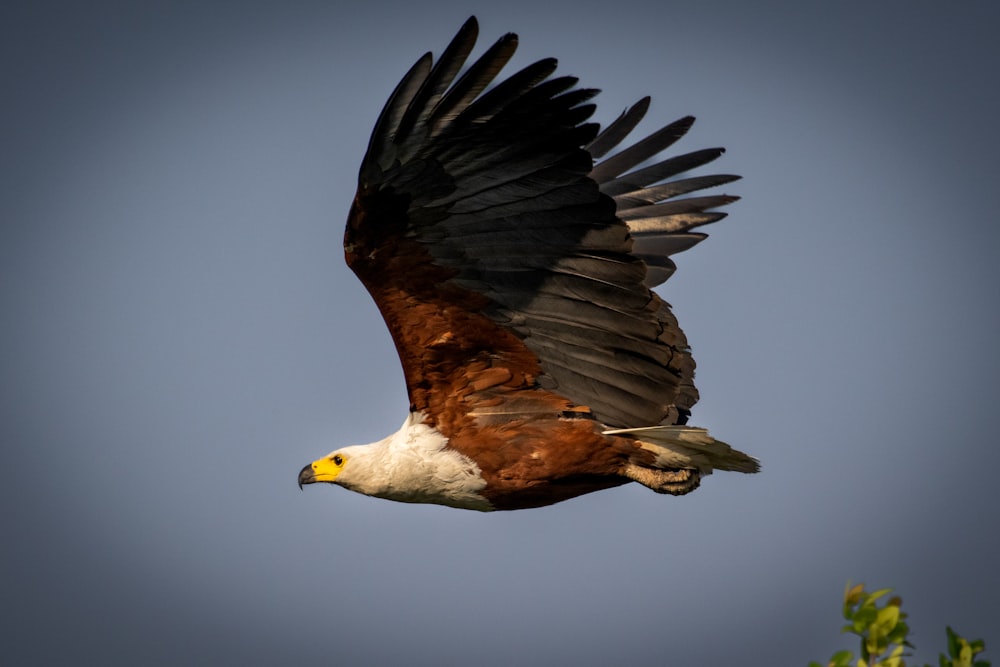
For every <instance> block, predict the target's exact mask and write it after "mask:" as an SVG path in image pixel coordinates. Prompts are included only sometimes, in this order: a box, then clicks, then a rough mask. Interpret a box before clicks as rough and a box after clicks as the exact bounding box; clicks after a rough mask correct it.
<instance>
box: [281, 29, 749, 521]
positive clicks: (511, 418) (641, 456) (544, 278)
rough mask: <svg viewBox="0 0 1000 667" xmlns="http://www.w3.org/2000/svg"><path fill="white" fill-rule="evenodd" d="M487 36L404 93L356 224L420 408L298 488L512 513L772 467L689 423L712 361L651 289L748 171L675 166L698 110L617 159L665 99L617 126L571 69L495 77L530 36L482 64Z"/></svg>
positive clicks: (373, 157) (362, 175)
mask: <svg viewBox="0 0 1000 667" xmlns="http://www.w3.org/2000/svg"><path fill="white" fill-rule="evenodd" d="M478 32H479V28H478V23H477V21H476V19H475V17H472V18H470V19H469V20H468V21H467V22H466V23H465V24H464V25H463V26H462V27H461V29H460V30H459V31H458V33H457V34H456V36H455V37H454V39H453V40H452V41H451V42H450V43H449V45H448V46H447V48H446V49H445V50H444V52H443V53H442V54H441V57H440V58H439V59H438V60H437V62H436V63H435V62H434V60H433V57H432V55H431V53H426V54H424V55H423V56H422V57H421V58H420V59H419V60H417V62H416V63H415V64H414V65H413V66H412V67H411V68H410V70H409V71H408V72H407V73H406V75H405V76H404V77H403V79H402V80H401V81H400V82H399V84H398V85H397V86H396V88H395V90H393V92H392V94H391V95H390V97H389V100H388V102H387V103H386V104H385V107H384V108H383V110H382V112H381V114H380V115H379V117H378V120H377V121H376V123H375V128H374V130H373V132H372V135H371V139H370V141H369V143H368V149H367V152H366V153H365V156H364V159H363V160H362V163H361V168H360V172H359V176H358V188H357V194H356V195H355V198H354V201H353V203H352V205H351V209H350V213H349V216H348V219H347V227H346V231H345V233H344V253H345V256H346V260H347V264H348V266H350V268H351V269H352V270H353V271H354V273H355V274H357V276H358V278H360V279H361V282H362V283H363V284H364V286H365V287H366V288H367V290H368V292H369V293H370V294H371V296H372V298H373V299H374V300H375V303H376V304H377V306H378V309H379V311H380V312H381V314H382V317H383V319H384V320H385V324H386V325H387V326H388V328H389V332H390V333H391V335H392V340H393V342H394V343H395V347H396V351H397V352H398V354H399V359H400V361H401V363H402V366H403V374H404V378H405V381H406V389H407V392H408V396H409V402H410V406H409V413H408V414H407V416H406V419H405V420H404V422H403V425H402V427H401V428H400V429H399V430H398V431H397V432H395V433H393V434H392V435H390V436H388V437H387V438H385V439H383V440H380V441H378V442H375V443H371V444H367V445H352V446H346V447H342V448H339V449H336V450H335V451H333V452H331V453H330V454H328V455H326V456H324V457H322V458H320V459H318V460H316V461H313V462H312V463H310V464H308V465H306V466H305V467H304V468H302V470H301V472H300V473H299V477H298V481H299V486H300V487H302V485H305V484H313V483H317V482H324V483H330V484H336V485H339V486H342V487H345V488H347V489H349V490H351V491H356V492H358V493H363V494H366V495H369V496H376V497H379V498H385V499H389V500H395V501H402V502H409V503H434V504H439V505H445V506H449V507H455V508H461V509H469V510H480V511H494V510H516V509H528V508H537V507H543V506H547V505H552V504H554V503H558V502H561V501H564V500H568V499H570V498H574V497H577V496H580V495H583V494H586V493H591V492H594V491H599V490H602V489H608V488H612V487H616V486H619V485H622V484H627V483H631V482H638V483H639V484H642V485H644V486H646V487H648V488H650V489H652V490H653V491H655V492H657V493H663V494H671V495H682V494H686V493H688V492H690V491H693V490H694V489H695V488H697V487H698V485H699V484H700V481H701V478H702V477H703V476H705V475H708V474H710V473H711V472H712V471H713V470H732V471H737V472H744V473H753V472H757V471H758V470H759V464H758V462H757V461H756V460H755V459H754V458H752V457H750V456H748V455H746V454H744V453H742V452H740V451H737V450H735V449H733V448H731V447H730V446H729V445H727V444H726V443H724V442H721V441H719V440H715V439H714V438H712V437H711V436H710V435H709V434H708V431H707V430H705V429H704V428H698V427H695V426H690V425H688V424H687V422H688V418H689V416H690V414H691V408H692V407H693V406H694V404H695V403H696V401H697V400H698V392H697V390H696V389H695V385H694V369H695V364H694V360H693V358H692V356H691V352H690V349H689V347H688V343H687V340H686V338H685V336H684V333H683V332H682V331H681V329H680V327H679V326H678V324H677V320H676V318H675V317H674V315H673V313H672V312H671V310H670V306H669V304H667V303H666V302H665V301H663V300H662V299H661V298H660V296H659V295H657V294H656V292H654V291H653V288H654V287H656V286H658V285H660V284H661V283H663V282H664V281H666V280H667V278H669V277H670V275H671V274H672V273H673V272H674V269H675V268H676V267H675V265H674V263H673V261H672V260H671V258H670V257H671V255H674V254H676V253H679V252H681V251H683V250H687V249H688V248H690V247H692V246H693V245H695V244H697V243H698V242H700V241H701V240H703V239H704V238H705V237H706V235H705V234H704V233H702V232H700V231H692V230H693V229H695V228H697V227H700V226H702V225H706V224H709V223H712V222H716V221H718V220H720V219H722V218H723V217H725V215H726V214H725V213H723V212H719V211H716V210H713V209H716V208H717V207H720V206H724V205H726V204H730V203H731V202H733V201H735V200H736V199H738V197H735V196H730V195H726V194H710V195H704V194H699V195H696V196H685V195H689V194H690V193H697V192H699V191H701V190H704V189H707V188H712V187H715V186H719V185H722V184H725V183H729V182H731V181H734V180H736V179H737V178H739V177H738V176H734V175H729V174H719V175H707V176H686V177H679V175H681V174H683V173H684V172H687V171H688V170H691V169H693V168H696V167H699V166H701V165H704V164H706V163H708V162H711V161H712V160H714V159H715V158H717V157H719V156H720V155H721V154H722V153H723V152H724V149H722V148H710V149H706V150H699V151H694V152H690V153H686V154H682V155H677V156H674V157H669V158H663V157H662V156H661V153H662V151H664V149H666V148H667V147H669V146H670V145H672V144H673V143H674V142H675V141H677V140H678V139H680V138H681V137H682V136H683V135H684V134H685V133H686V132H687V131H688V129H689V128H690V127H691V125H692V123H693V122H694V118H693V117H690V116H689V117H685V118H682V119H680V120H678V121H676V122H674V123H671V124H669V125H667V126H665V127H663V128H662V129H660V130H658V131H656V132H654V133H652V134H650V135H649V136H647V137H645V138H643V139H642V140H640V141H637V142H635V143H633V144H632V145H629V146H628V147H625V148H620V146H621V145H622V142H623V140H625V138H626V137H627V135H629V134H630V133H631V132H632V130H633V129H634V128H635V126H636V125H637V124H638V123H639V121H640V120H641V119H642V118H643V116H644V115H645V114H646V111H647V109H648V107H649V98H648V97H646V98H643V99H642V100H640V101H639V102H637V103H636V104H635V105H633V106H631V107H629V108H627V109H626V110H625V111H623V112H622V114H621V115H620V116H619V117H618V118H617V119H616V120H615V121H614V122H612V123H611V124H610V125H608V126H607V127H606V128H605V129H604V130H603V131H601V129H600V127H599V126H598V125H597V124H596V123H593V122H589V119H590V117H591V115H592V114H593V112H594V109H595V105H594V104H593V103H591V99H592V98H593V97H594V96H595V95H596V94H597V92H598V91H597V90H595V89H590V88H582V87H578V86H577V83H578V79H577V78H575V77H571V76H555V75H554V73H555V70H556V64H557V63H556V60H555V59H553V58H546V59H544V60H539V61H538V62H535V63H533V64H531V65H528V66H527V67H525V68H523V69H521V70H520V71H518V72H517V73H515V74H512V75H510V76H509V77H507V78H504V79H502V80H499V81H497V77H498V75H499V73H500V71H501V69H502V68H503V67H504V66H505V65H506V63H507V62H508V61H509V60H510V58H511V56H512V55H513V54H514V51H515V49H516V48H517V44H518V38H517V35H515V34H513V33H508V34H506V35H504V36H503V37H501V38H500V39H499V40H498V41H497V42H496V43H494V44H493V45H492V46H491V47H490V48H489V49H487V50H486V52H485V53H483V55H482V56H481V57H479V58H478V59H477V60H475V61H474V62H473V63H472V64H471V65H469V66H468V67H465V63H466V61H467V59H468V58H469V55H470V53H471V51H472V49H473V47H474V45H475V43H476V39H477V36H478ZM463 68H464V70H463ZM609 153H613V154H612V155H611V156H610V157H607V156H608V154H609Z"/></svg>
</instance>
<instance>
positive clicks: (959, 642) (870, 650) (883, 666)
mask: <svg viewBox="0 0 1000 667" xmlns="http://www.w3.org/2000/svg"><path fill="white" fill-rule="evenodd" d="M891 592H892V589H890V588H883V589H881V590H877V591H873V592H871V593H869V592H867V591H865V586H864V584H857V585H856V586H851V585H850V584H848V585H847V589H846V590H845V591H844V619H845V620H846V621H847V625H845V626H844V627H843V628H842V629H841V631H842V632H848V633H851V634H853V635H857V636H858V637H859V638H860V639H861V657H860V658H858V659H857V660H855V659H854V653H853V652H851V651H846V650H845V651H838V652H836V653H834V654H833V657H831V658H830V661H829V662H828V663H827V664H826V666H825V667H906V662H905V661H904V660H903V658H904V657H905V656H907V655H909V654H908V653H906V652H905V651H906V649H908V648H910V649H912V648H913V644H911V643H910V642H909V641H908V640H907V636H908V635H909V634H910V626H909V625H907V623H906V614H905V613H904V612H903V611H902V610H901V609H900V607H901V606H902V604H903V601H902V600H901V599H900V598H899V597H898V596H893V597H891V598H889V599H888V600H885V601H884V604H882V605H881V606H880V605H879V601H880V600H882V599H883V598H885V597H886V596H887V595H889V593H891ZM946 630H947V633H948V655H944V654H941V655H940V656H939V657H938V667H990V662H989V661H988V660H977V659H976V656H977V655H979V654H980V653H982V652H983V650H984V649H985V648H986V646H985V644H984V642H983V640H982V639H977V640H975V641H971V642H970V641H969V640H967V639H965V638H964V637H962V636H961V635H959V634H958V633H956V632H955V631H954V630H952V629H951V628H950V627H949V628H946ZM809 667H824V665H822V664H820V663H818V662H810V663H809ZM925 667H930V665H926V666H925Z"/></svg>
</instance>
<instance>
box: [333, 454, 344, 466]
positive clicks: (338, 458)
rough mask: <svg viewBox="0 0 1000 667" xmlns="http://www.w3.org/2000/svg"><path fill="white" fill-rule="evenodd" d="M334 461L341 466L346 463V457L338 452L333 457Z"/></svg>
mask: <svg viewBox="0 0 1000 667" xmlns="http://www.w3.org/2000/svg"><path fill="white" fill-rule="evenodd" d="M333 462H334V463H336V464H337V465H339V466H342V465H344V457H343V456H341V455H340V454H336V455H335V456H334V457H333Z"/></svg>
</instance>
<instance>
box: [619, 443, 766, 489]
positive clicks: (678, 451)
mask: <svg viewBox="0 0 1000 667" xmlns="http://www.w3.org/2000/svg"><path fill="white" fill-rule="evenodd" d="M604 434H605V435H617V436H631V437H633V438H635V440H636V442H637V443H638V444H639V447H641V448H642V449H644V450H646V451H649V452H651V453H652V454H653V456H654V460H653V466H652V467H650V466H649V465H648V464H646V465H639V464H638V463H630V464H628V466H626V469H625V470H624V471H623V472H624V474H625V475H626V476H628V477H630V478H631V479H633V480H635V481H637V482H639V483H641V484H644V485H645V486H648V487H649V488H651V489H653V490H654V491H657V492H659V493H670V494H673V495H681V494H684V493H688V492H690V491H693V490H694V489H696V488H697V487H698V484H699V483H700V482H701V476H702V475H709V474H711V473H712V471H713V470H732V471H735V472H746V473H753V472H758V471H759V470H760V463H759V462H758V461H757V459H755V458H753V457H752V456H748V455H746V454H744V453H743V452H741V451H739V450H736V449H733V448H732V447H730V446H729V445H727V444H726V443H724V442H722V441H721V440H716V439H715V438H713V437H712V436H710V435H709V434H708V431H707V430H706V429H703V428H697V427H695V426H647V427H643V428H623V429H613V430H609V431H604Z"/></svg>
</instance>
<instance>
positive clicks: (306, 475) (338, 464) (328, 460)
mask: <svg viewBox="0 0 1000 667" xmlns="http://www.w3.org/2000/svg"><path fill="white" fill-rule="evenodd" d="M351 458H353V457H351V456H350V455H349V454H347V453H346V452H344V451H343V450H339V449H338V450H337V451H335V452H330V453H329V454H327V455H326V456H324V457H323V458H321V459H317V460H315V461H313V462H312V463H310V464H309V465H307V466H306V467H304V468H303V469H302V470H301V471H299V488H300V489H301V488H302V486H303V485H305V484H315V483H316V482H328V483H331V484H332V483H335V482H337V478H338V477H340V475H341V473H342V472H343V471H344V468H346V467H347V465H348V462H349V461H350V460H351Z"/></svg>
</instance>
